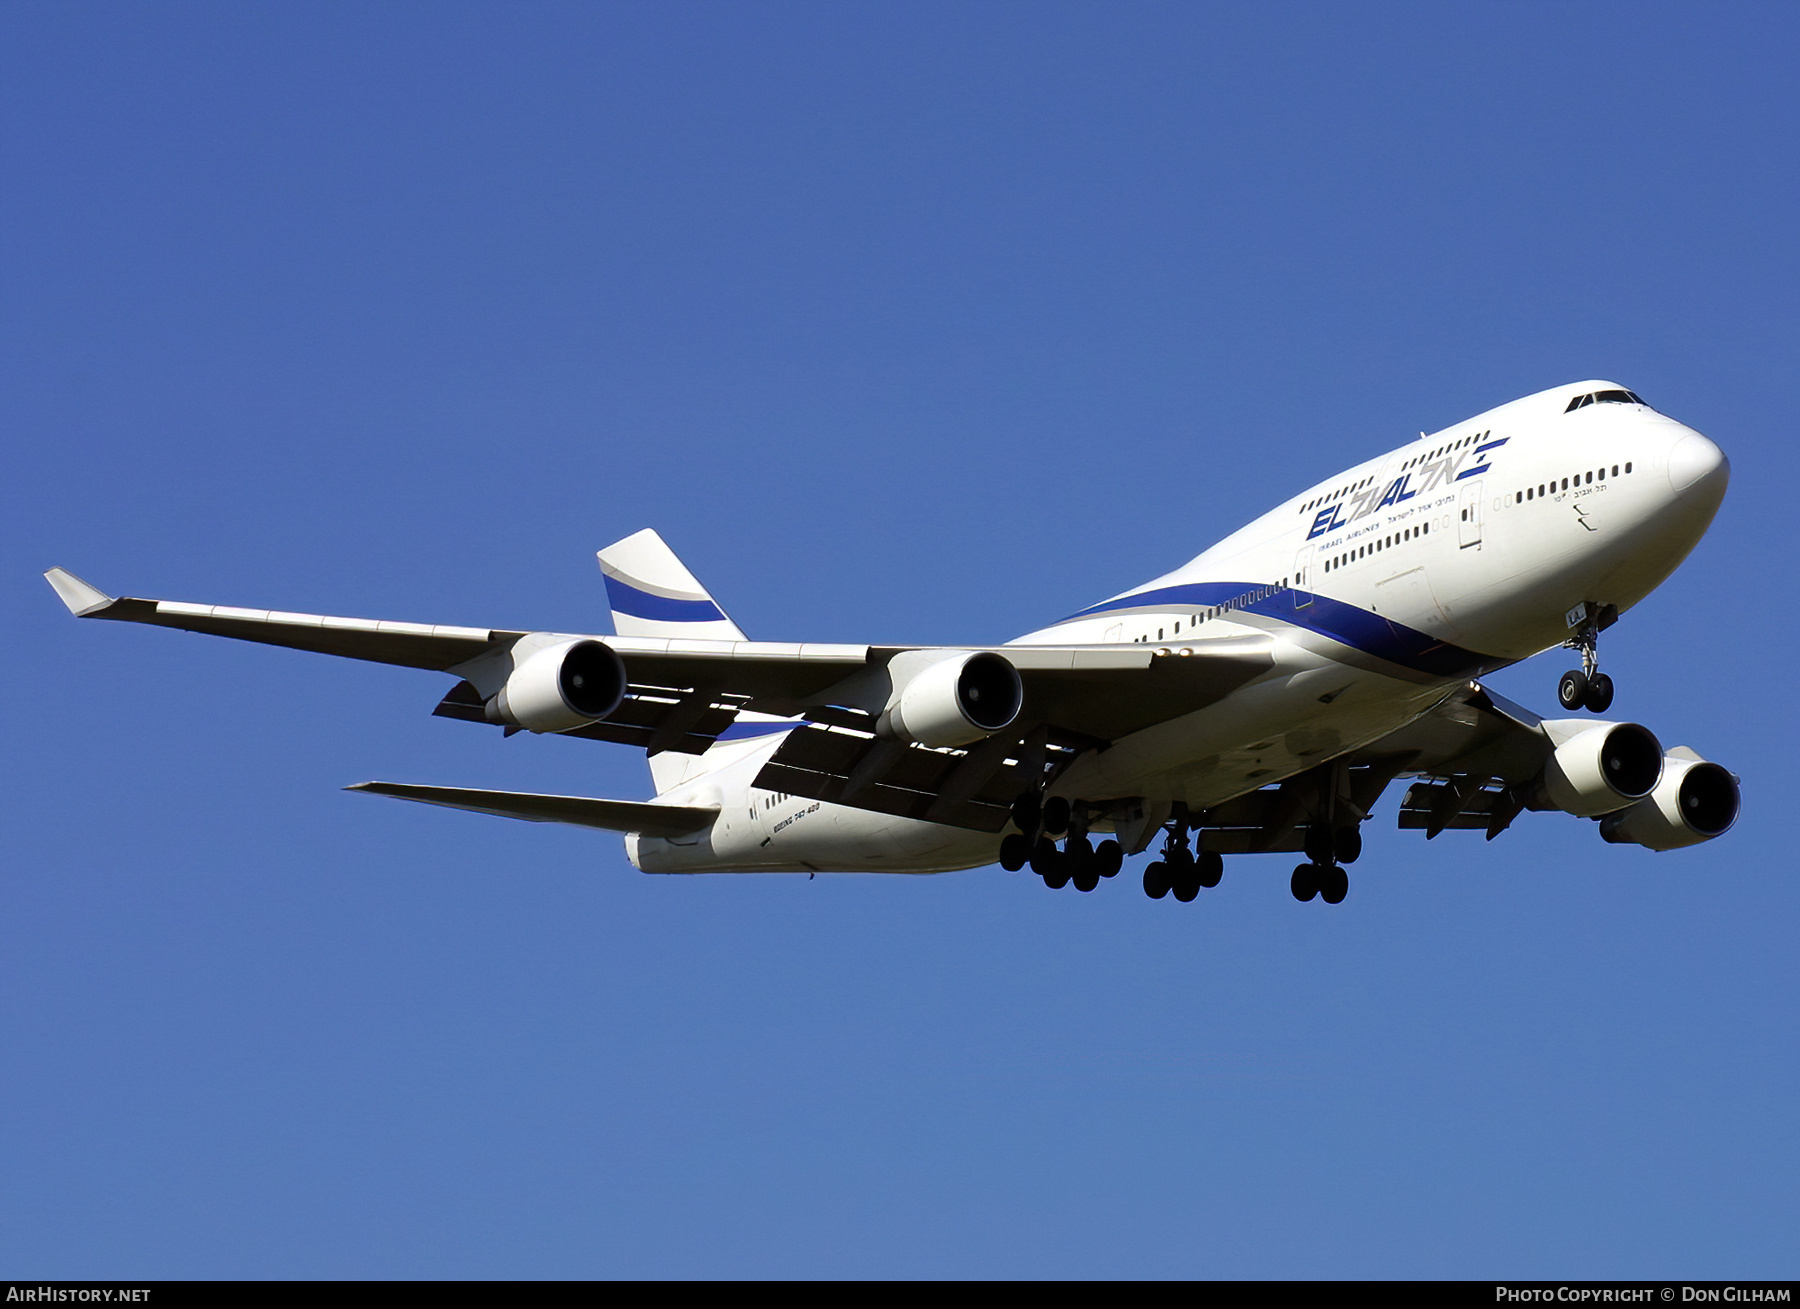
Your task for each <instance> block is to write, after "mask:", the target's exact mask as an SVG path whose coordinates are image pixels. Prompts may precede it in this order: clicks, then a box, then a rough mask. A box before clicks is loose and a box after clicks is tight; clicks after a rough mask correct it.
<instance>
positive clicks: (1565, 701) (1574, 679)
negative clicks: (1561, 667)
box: [1556, 668, 1611, 709]
mask: <svg viewBox="0 0 1800 1309" xmlns="http://www.w3.org/2000/svg"><path fill="white" fill-rule="evenodd" d="M1607 684H1608V685H1611V679H1610V678H1609V679H1608V682H1607ZM1587 696H1588V678H1587V674H1586V673H1584V672H1582V671H1581V670H1580V669H1579V668H1571V669H1570V670H1569V671H1568V672H1566V673H1564V674H1563V675H1562V681H1560V682H1558V683H1557V684H1556V698H1557V701H1558V702H1559V703H1560V704H1561V705H1562V707H1563V708H1564V709H1579V708H1581V707H1582V705H1584V704H1586V703H1587ZM1607 699H1608V703H1610V702H1611V697H1610V696H1609V697H1607Z"/></svg>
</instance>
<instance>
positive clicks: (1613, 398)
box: [1563, 391, 1650, 414]
mask: <svg viewBox="0 0 1800 1309" xmlns="http://www.w3.org/2000/svg"><path fill="white" fill-rule="evenodd" d="M1641 404H1644V402H1643V400H1642V399H1640V398H1639V397H1638V396H1637V395H1635V394H1634V393H1632V392H1630V391H1595V392H1594V393H1593V394H1592V395H1578V396H1576V397H1575V398H1574V399H1573V400H1571V401H1569V407H1568V408H1567V409H1565V410H1563V412H1564V413H1565V414H1568V413H1573V412H1574V411H1575V410H1577V409H1582V408H1585V407H1586V406H1588V405H1641ZM1644 407H1645V408H1646V409H1648V408H1649V407H1650V406H1649V405H1644Z"/></svg>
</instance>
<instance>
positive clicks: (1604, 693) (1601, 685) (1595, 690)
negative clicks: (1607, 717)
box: [1581, 673, 1613, 714]
mask: <svg viewBox="0 0 1800 1309" xmlns="http://www.w3.org/2000/svg"><path fill="white" fill-rule="evenodd" d="M1612 702H1613V680H1612V678H1610V677H1608V676H1607V675H1606V674H1605V673H1595V674H1594V677H1593V680H1592V681H1590V682H1589V683H1588V685H1587V694H1586V695H1584V696H1582V698H1581V704H1582V707H1583V708H1584V709H1586V710H1587V711H1588V712H1589V713H1590V714H1603V713H1605V712H1606V711H1607V710H1608V709H1610V708H1612Z"/></svg>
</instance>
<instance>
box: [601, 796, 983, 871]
mask: <svg viewBox="0 0 1800 1309" xmlns="http://www.w3.org/2000/svg"><path fill="white" fill-rule="evenodd" d="M722 827H723V824H720V825H718V826H715V827H714V829H713V830H712V831H710V832H705V833H702V834H700V836H699V837H698V838H696V839H692V840H689V841H688V842H686V843H677V842H674V841H664V840H657V839H655V838H651V837H639V838H638V839H637V845H636V848H635V851H634V860H633V862H635V863H636V864H637V866H638V867H639V868H640V869H642V870H643V871H644V872H646V873H779V872H799V873H810V872H819V873H834V872H835V873H843V872H866V873H941V872H950V871H953V870H956V869H960V868H977V867H980V866H982V865H984V864H991V863H993V862H994V860H995V859H996V858H997V857H998V852H999V848H1000V838H999V836H998V835H995V834H991V833H987V832H970V831H964V830H963V829H961V828H955V827H946V826H943V825H942V824H939V823H927V822H922V821H920V820H918V819H912V818H896V817H892V816H890V815H887V814H878V813H871V812H869V811H867V810H863V809H854V808H851V807H849V806H846V805H835V804H829V803H826V802H824V801H819V800H800V801H797V802H795V803H794V804H793V805H792V806H791V807H790V808H787V809H783V810H778V811H776V812H775V814H774V815H773V817H772V820H771V821H770V822H768V823H766V824H755V825H751V826H750V827H748V828H744V829H742V830H741V831H733V832H725V831H723V830H722Z"/></svg>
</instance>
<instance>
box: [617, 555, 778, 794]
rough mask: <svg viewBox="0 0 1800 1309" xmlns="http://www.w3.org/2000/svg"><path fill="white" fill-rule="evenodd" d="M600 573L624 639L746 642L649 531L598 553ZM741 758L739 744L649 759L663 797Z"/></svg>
mask: <svg viewBox="0 0 1800 1309" xmlns="http://www.w3.org/2000/svg"><path fill="white" fill-rule="evenodd" d="M600 572H601V574H602V575H603V576H604V577H605V579H606V598H607V601H608V602H609V603H610V604H611V605H612V620H613V630H614V631H615V632H617V633H618V634H619V635H620V636H677V637H692V638H696V639H699V640H703V641H742V640H744V639H745V637H744V634H743V632H742V631H740V630H739V628H738V625H737V624H736V623H734V622H732V621H731V619H730V618H729V617H727V616H726V614H725V611H724V610H723V609H721V608H719V606H718V603H717V602H716V601H715V600H714V599H713V598H712V597H711V596H710V595H708V594H707V593H706V588H705V587H704V586H701V585H700V582H699V579H698V578H696V577H695V576H694V575H693V574H692V573H690V572H688V570H687V565H685V564H683V563H682V562H681V560H679V559H677V558H676V557H675V552H674V551H673V550H671V549H669V547H668V545H667V544H665V543H664V541H663V539H662V537H660V536H658V535H657V534H656V533H655V532H654V531H652V530H651V529H650V528H648V527H646V528H645V529H644V530H643V531H641V532H638V533H635V534H634V535H632V536H628V537H626V538H625V539H624V540H623V541H617V542H614V543H613V544H612V545H609V546H607V547H606V549H604V550H602V551H600ZM761 716H762V715H758V717H761ZM742 753H743V749H742V746H741V745H740V744H739V743H737V742H730V743H722V744H720V745H715V746H714V747H713V748H712V749H710V750H708V751H707V752H706V753H705V754H703V755H690V754H682V753H680V752H678V751H674V750H664V751H663V752H661V753H660V754H653V755H651V756H650V778H651V781H652V782H654V783H655V785H656V791H657V794H658V795H661V794H662V793H663V792H665V791H667V790H669V789H670V788H671V787H675V786H680V785H681V784H682V783H683V782H686V781H690V780H692V779H693V778H695V777H698V776H700V775H701V774H702V773H709V772H711V771H712V770H713V769H715V768H719V767H722V766H723V765H724V764H726V763H729V762H731V761H732V760H733V759H735V758H737V757H738V756H739V755H741V754H742Z"/></svg>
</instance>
